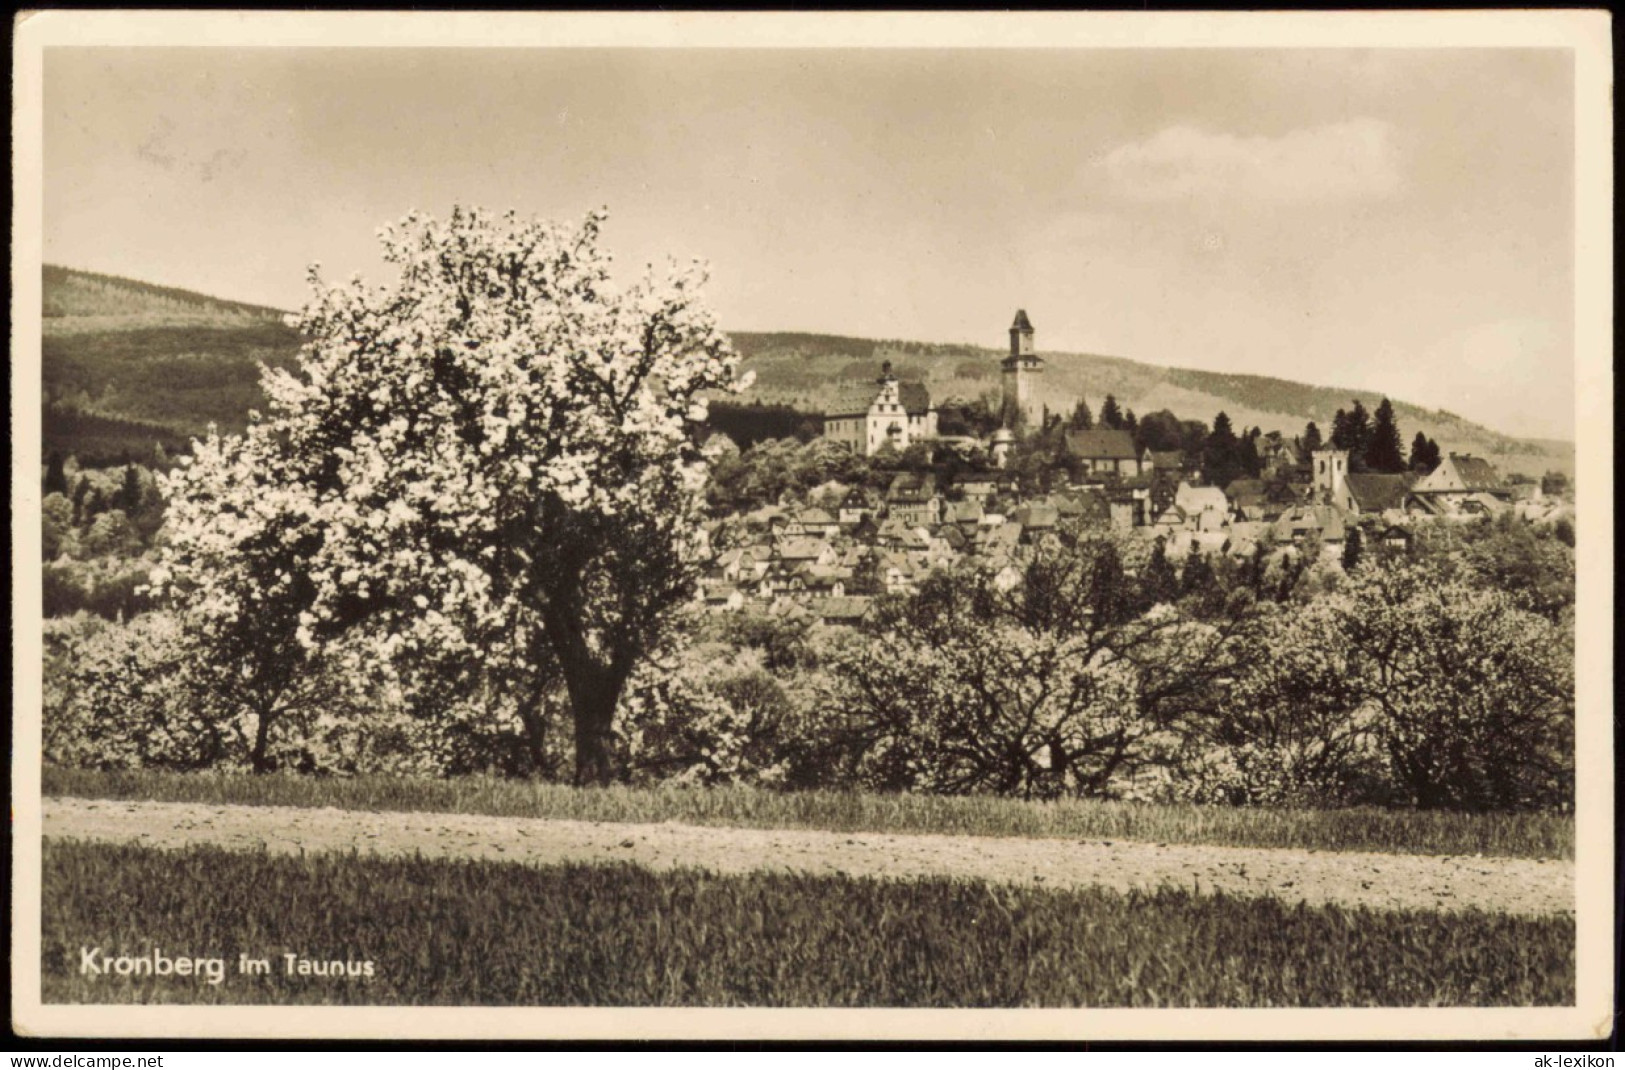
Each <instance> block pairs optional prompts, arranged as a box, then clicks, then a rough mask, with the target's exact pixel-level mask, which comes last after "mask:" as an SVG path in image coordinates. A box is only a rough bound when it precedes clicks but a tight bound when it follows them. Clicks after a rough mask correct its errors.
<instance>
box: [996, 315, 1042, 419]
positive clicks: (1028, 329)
mask: <svg viewBox="0 0 1625 1070" xmlns="http://www.w3.org/2000/svg"><path fill="white" fill-rule="evenodd" d="M1000 368H1001V369H1002V376H1001V378H1002V379H1003V385H1004V414H1005V419H1007V420H1009V419H1013V418H1014V417H1015V416H1016V414H1017V413H1020V414H1021V416H1022V417H1023V418H1024V419H1025V420H1026V421H1027V423H1028V424H1030V425H1036V424H1037V423H1038V420H1039V406H1038V400H1037V397H1036V394H1037V389H1036V387H1037V382H1036V380H1037V378H1038V376H1040V375H1042V374H1043V372H1044V361H1043V360H1042V359H1041V358H1040V357H1039V356H1038V354H1037V352H1036V351H1035V350H1034V348H1033V324H1032V321H1031V320H1029V319H1028V318H1027V310H1026V309H1024V308H1023V309H1017V310H1016V320H1015V322H1014V323H1012V324H1011V325H1010V355H1009V356H1008V357H1005V358H1004V360H1003V361H1002V362H1001V363H1000Z"/></svg>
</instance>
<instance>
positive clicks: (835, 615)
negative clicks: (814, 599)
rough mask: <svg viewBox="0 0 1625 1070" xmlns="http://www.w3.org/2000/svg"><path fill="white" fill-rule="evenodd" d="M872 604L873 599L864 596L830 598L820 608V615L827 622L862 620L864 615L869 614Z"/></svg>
mask: <svg viewBox="0 0 1625 1070" xmlns="http://www.w3.org/2000/svg"><path fill="white" fill-rule="evenodd" d="M870 603H871V599H869V598H867V597H866V596H864V595H856V594H853V595H847V596H846V597H845V598H830V599H826V600H825V601H824V602H823V604H821V605H820V606H819V607H818V615H819V616H820V617H822V618H824V619H825V620H848V621H855V620H862V619H863V615H864V614H865V613H867V612H869V606H870Z"/></svg>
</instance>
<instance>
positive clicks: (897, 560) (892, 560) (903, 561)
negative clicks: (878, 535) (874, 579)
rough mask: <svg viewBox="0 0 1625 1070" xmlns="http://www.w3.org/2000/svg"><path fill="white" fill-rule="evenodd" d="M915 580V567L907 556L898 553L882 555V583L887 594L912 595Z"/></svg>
mask: <svg viewBox="0 0 1625 1070" xmlns="http://www.w3.org/2000/svg"><path fill="white" fill-rule="evenodd" d="M914 580H915V570H914V566H913V564H912V563H910V561H909V559H908V557H907V555H905V554H902V553H897V552H891V553H884V554H881V555H880V582H881V584H882V585H883V586H884V587H885V588H886V593H887V594H908V593H911V592H912V591H913V590H914Z"/></svg>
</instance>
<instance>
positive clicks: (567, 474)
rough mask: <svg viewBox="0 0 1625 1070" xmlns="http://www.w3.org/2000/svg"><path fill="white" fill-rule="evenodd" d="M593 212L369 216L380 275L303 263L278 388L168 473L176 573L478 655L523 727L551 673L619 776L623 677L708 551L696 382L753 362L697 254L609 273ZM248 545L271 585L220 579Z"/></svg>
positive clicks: (430, 652) (410, 654)
mask: <svg viewBox="0 0 1625 1070" xmlns="http://www.w3.org/2000/svg"><path fill="white" fill-rule="evenodd" d="M603 219H604V216H603V215H602V214H601V213H594V214H592V215H589V216H588V217H587V219H586V220H585V222H584V223H583V224H582V225H581V226H580V227H578V228H571V227H566V226H562V225H558V224H552V223H547V222H543V221H537V220H526V219H522V218H519V217H517V216H515V215H514V214H513V213H508V214H505V215H496V214H493V213H489V212H486V211H483V210H479V209H461V208H459V209H456V210H454V211H453V213H452V215H451V217H450V218H449V219H448V220H445V221H436V220H433V219H430V218H427V217H424V216H420V215H418V214H412V215H409V216H407V217H406V218H405V219H404V220H403V221H401V222H400V223H399V224H396V225H391V226H386V227H384V228H382V230H381V231H380V238H381V240H382V244H383V248H384V257H385V260H386V261H387V262H388V263H390V264H391V265H393V266H394V268H396V269H397V270H398V278H397V279H396V280H395V281H393V282H392V283H390V284H388V285H384V286H376V287H375V286H368V285H366V284H364V283H363V282H362V281H361V280H360V279H359V278H357V279H354V280H352V281H351V282H349V283H346V284H340V285H328V284H326V283H324V282H323V281H322V279H321V277H320V274H319V272H318V271H317V270H316V269H312V272H311V283H312V287H313V290H314V297H313V299H312V300H311V302H310V303H309V304H308V305H307V306H306V308H305V310H304V311H303V313H302V314H301V316H300V319H299V326H300V329H301V331H302V332H303V333H304V334H305V336H306V337H307V339H308V341H307V344H306V345H305V347H304V348H303V350H302V352H301V355H300V359H299V362H298V365H297V367H296V368H294V369H293V370H292V371H268V372H267V373H266V374H265V378H264V386H265V391H266V393H267V395H268V396H269V398H270V408H269V412H268V414H267V415H266V416H264V417H263V418H256V419H255V420H253V421H252V423H251V424H250V426H249V428H248V430H247V432H246V435H245V437H244V439H243V441H242V442H241V443H238V444H234V446H233V447H232V448H229V449H213V450H211V449H204V450H201V451H199V454H198V457H197V459H196V461H195V462H194V463H193V464H192V465H191V466H190V468H189V469H187V470H186V471H185V473H184V474H183V475H181V476H179V477H178V478H177V480H176V482H175V483H174V485H173V486H172V487H171V488H170V490H171V494H172V495H173V496H176V497H178V498H180V499H182V501H181V504H179V505H178V506H177V507H176V509H177V513H178V515H179V516H180V517H181V518H183V520H184V522H183V523H179V524H176V525H175V532H174V542H175V544H176V549H175V551H174V552H173V553H172V554H171V555H170V558H171V566H170V570H169V571H170V575H168V576H166V577H165V579H167V580H169V581H170V582H179V583H182V584H183V585H190V587H191V588H192V589H206V590H210V592H211V596H212V597H214V598H216V600H218V601H223V602H227V603H232V605H230V606H228V607H227V612H228V613H229V612H230V611H235V612H237V613H238V614H239V615H241V614H243V613H249V612H252V610H251V609H250V607H249V606H248V605H247V604H246V602H247V599H246V598H245V596H244V592H245V591H246V592H248V593H251V594H256V595H258V596H260V597H269V598H271V599H272V600H274V601H279V604H280V605H282V606H290V605H291V606H292V607H293V608H294V609H295V610H296V612H297V625H296V627H295V628H294V629H293V633H294V634H293V636H292V639H293V641H295V642H297V643H298V644H299V645H300V647H301V648H303V649H306V650H311V649H318V648H320V647H321V646H322V645H323V644H324V642H326V641H327V640H328V639H330V638H332V637H335V636H338V635H343V634H351V635H353V634H356V633H357V632H359V633H361V634H365V635H366V636H368V637H369V641H368V643H367V644H366V646H365V647H364V648H363V647H361V646H359V645H357V644H353V643H349V644H346V648H347V649H349V650H351V651H359V650H362V649H365V650H367V651H370V652H371V655H372V656H373V657H375V658H376V659H377V660H378V661H379V663H388V664H391V665H395V666H399V667H402V668H403V669H410V668H411V667H412V666H414V665H421V664H424V663H426V661H427V662H428V663H440V662H442V661H445V660H447V659H450V660H454V661H455V660H459V659H460V660H462V661H463V662H464V663H465V664H466V663H468V662H470V661H472V662H475V663H477V664H478V665H479V667H480V671H481V673H482V675H483V676H484V678H485V680H486V682H487V684H488V685H494V686H496V687H498V688H500V689H502V690H504V691H505V692H507V693H508V694H510V695H511V696H514V698H515V701H516V702H517V704H518V708H519V710H520V714H521V717H522V718H523V719H524V721H525V727H526V730H527V733H528V734H529V735H530V736H531V737H532V739H533V741H539V737H540V735H541V733H542V732H543V731H544V730H545V723H544V721H543V718H542V715H541V713H540V712H539V711H540V707H541V703H542V701H543V696H544V694H545V692H546V691H547V689H549V688H550V687H552V686H553V685H554V683H555V682H556V681H558V680H559V679H562V682H563V686H564V688H565V689H566V691H567V693H568V696H569V701H570V707H571V716H572V720H573V724H574V737H575V752H576V775H577V779H578V780H579V781H582V782H602V781H604V780H606V779H608V778H609V777H610V775H611V772H612V770H611V769H610V750H609V747H608V743H609V740H610V733H611V726H612V721H613V717H614V712H615V708H616V705H617V702H618V700H619V698H620V695H621V692H622V690H623V688H624V686H625V682H626V680H627V678H628V676H629V675H630V674H631V672H632V670H633V669H634V667H635V666H636V664H637V662H638V660H639V658H640V656H641V655H642V654H643V652H644V651H645V650H647V649H648V648H649V646H650V645H651V644H652V643H653V642H654V641H655V640H656V639H657V638H658V636H659V635H660V633H661V631H662V629H663V628H664V626H665V624H666V622H667V619H668V616H669V612H670V610H671V609H672V608H673V607H675V606H676V605H677V604H679V603H680V602H682V601H683V600H684V599H686V598H687V597H688V596H689V595H690V593H691V591H692V587H693V583H694V580H695V578H696V575H697V571H698V568H699V564H700V559H701V555H702V554H703V552H704V546H703V542H702V536H701V527H700V520H701V516H700V511H701V508H702V505H703V502H702V491H703V488H704V483H705V479H706V474H707V467H706V464H705V460H704V458H703V456H702V455H701V453H700V450H699V449H698V447H697V446H696V445H695V436H694V434H693V431H694V429H695V424H696V423H697V422H698V421H701V420H703V419H704V418H705V415H706V408H705V402H704V400H703V399H704V392H705V391H708V390H717V389H724V390H726V389H732V388H735V387H736V386H739V385H742V384H737V383H736V381H735V372H736V368H737V363H738V358H737V357H736V355H735V354H734V352H733V350H732V349H731V347H730V346H729V344H728V341H727V339H726V338H725V337H724V335H723V334H722V333H721V331H720V330H719V329H718V328H717V325H716V323H715V320H714V318H713V316H712V314H711V313H710V312H709V310H708V309H707V308H706V307H705V306H704V305H703V304H702V303H701V301H700V299H699V295H698V291H699V287H700V285H701V284H702V282H703V272H702V271H700V270H699V269H698V268H697V267H696V268H693V269H689V270H686V271H673V272H670V273H668V274H667V275H666V276H664V277H657V276H656V274H655V273H654V272H652V271H651V272H650V273H649V274H648V275H646V276H645V278H644V279H643V280H642V281H641V282H639V283H638V284H636V285H634V286H632V287H630V288H627V289H625V290H620V289H617V287H616V286H615V285H614V284H613V283H612V281H611V276H610V257H609V256H608V254H607V253H605V252H604V251H603V250H602V249H601V248H600V246H599V233H600V228H601V225H602V223H603ZM239 462H240V463H239ZM245 467H246V472H245ZM188 502H191V503H194V504H190V505H189V504H187V503H188ZM195 503H205V504H203V505H201V506H199V505H197V504H195ZM255 554H258V555H259V556H260V558H262V559H264V560H267V561H271V563H272V564H273V565H274V566H275V567H274V569H273V570H272V572H271V575H270V577H269V579H270V581H271V583H272V585H273V586H274V585H275V584H280V586H274V589H268V590H263V591H261V590H260V589H259V588H260V587H264V586H265V584H259V585H256V584H244V583H241V582H236V583H231V582H226V581H225V580H224V579H223V578H224V577H229V576H231V575H233V574H234V572H233V570H237V572H238V573H240V572H241V569H242V567H243V563H244V561H245V555H249V556H252V555H255ZM289 557H292V558H294V559H296V560H297V567H296V568H294V569H291V570H290V569H288V568H287V567H286V559H287V558H289ZM273 559H274V560H273ZM250 571H252V572H253V573H254V574H255V575H261V576H263V575H264V574H265V572H266V569H264V568H258V569H253V570H250ZM278 571H289V572H290V576H289V577H288V578H287V579H286V580H283V579H279V578H277V576H276V574H275V573H276V572H278ZM182 573H186V574H184V575H183V574H182ZM292 573H297V576H294V575H293V574H292ZM283 596H286V597H283ZM290 599H291V600H290ZM351 656H352V657H359V656H361V655H359V654H355V653H352V655H351ZM358 667H359V666H358ZM537 745H539V742H538V743H537Z"/></svg>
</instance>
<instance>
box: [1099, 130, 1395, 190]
mask: <svg viewBox="0 0 1625 1070" xmlns="http://www.w3.org/2000/svg"><path fill="white" fill-rule="evenodd" d="M1097 166H1098V167H1099V168H1101V169H1102V170H1103V171H1104V172H1105V175H1106V179H1107V181H1108V183H1109V184H1110V187H1111V189H1112V190H1113V191H1114V192H1115V193H1116V194H1118V195H1119V196H1122V197H1125V198H1128V199H1131V200H1138V201H1175V200H1214V199H1223V200H1251V201H1263V202H1268V203H1278V204H1279V203H1286V204H1312V203H1320V202H1328V201H1356V200H1375V199H1380V198H1384V197H1390V196H1392V195H1394V194H1395V193H1397V192H1398V191H1399V189H1400V187H1401V185H1402V184H1403V183H1402V177H1401V174H1400V165H1399V153H1398V150H1397V148H1396V146H1395V144H1394V137H1393V128H1392V127H1391V126H1389V125H1388V124H1387V123H1384V122H1380V121H1378V120H1376V119H1353V120H1350V121H1348V122H1342V123H1331V124H1328V125H1325V126H1316V127H1309V128H1306V129H1303V130H1294V131H1292V132H1290V133H1287V134H1283V135H1282V136H1280V137H1236V136H1234V135H1231V134H1220V133H1212V132H1210V131H1206V130H1199V129H1196V128H1194V127H1189V126H1171V127H1169V128H1167V129H1166V130H1163V131H1161V132H1159V133H1157V134H1154V135H1152V136H1151V137H1150V138H1147V139H1146V140H1144V141H1136V142H1130V143H1129V144H1127V145H1119V146H1118V147H1117V148H1115V149H1113V150H1111V151H1110V152H1108V153H1107V154H1106V155H1105V156H1104V157H1103V158H1101V159H1100V161H1099V163H1098V165H1097Z"/></svg>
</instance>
